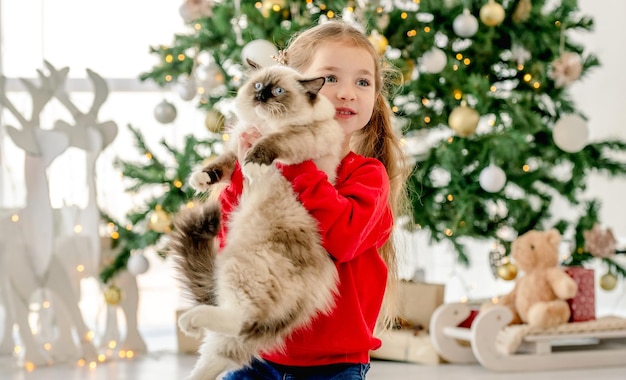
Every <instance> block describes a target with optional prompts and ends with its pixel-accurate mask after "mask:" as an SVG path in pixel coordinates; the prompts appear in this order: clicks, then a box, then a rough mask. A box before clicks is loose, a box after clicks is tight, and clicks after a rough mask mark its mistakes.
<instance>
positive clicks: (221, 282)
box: [170, 65, 344, 380]
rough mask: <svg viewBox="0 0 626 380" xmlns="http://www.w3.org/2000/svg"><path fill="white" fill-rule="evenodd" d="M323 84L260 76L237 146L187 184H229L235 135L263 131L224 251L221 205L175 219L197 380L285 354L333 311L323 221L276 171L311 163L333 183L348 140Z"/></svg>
mask: <svg viewBox="0 0 626 380" xmlns="http://www.w3.org/2000/svg"><path fill="white" fill-rule="evenodd" d="M323 85H324V78H321V77H320V78H304V77H303V76H302V75H301V74H299V73H298V72H296V71H294V70H293V69H291V68H289V67H287V66H282V65H276V66H271V67H268V68H263V69H258V70H257V71H254V72H253V73H252V74H251V76H250V78H249V79H248V80H247V81H246V83H245V84H244V85H243V86H242V87H241V88H240V89H239V91H238V93H237V96H236V98H235V104H236V110H237V116H238V123H237V125H236V126H235V128H234V130H233V133H232V134H233V138H232V139H231V141H232V142H233V144H232V145H233V146H232V147H230V149H229V150H228V151H227V152H226V153H224V154H222V155H220V156H219V157H217V158H215V159H214V160H212V161H211V162H210V163H209V164H208V165H207V166H205V167H204V168H203V169H202V170H201V171H197V172H195V173H194V174H193V175H192V177H191V179H190V184H191V186H192V187H194V188H195V189H197V190H199V191H205V190H208V189H209V188H210V187H211V186H212V185H214V184H216V183H218V182H227V181H229V179H230V176H231V174H232V173H233V170H234V168H235V163H236V160H237V156H236V153H235V152H236V151H237V150H236V149H237V148H236V144H237V141H238V135H239V134H240V133H241V132H242V131H243V130H245V129H247V128H249V127H250V126H255V127H256V128H258V129H259V130H260V131H261V134H262V137H261V138H260V139H259V140H258V141H257V142H256V143H255V144H254V145H253V146H252V147H251V148H250V150H249V151H248V152H247V154H246V156H245V159H244V163H243V166H242V172H243V174H244V188H243V193H242V195H241V198H240V200H239V206H238V207H237V208H236V209H235V210H233V211H232V212H231V214H230V217H229V221H228V223H229V224H228V228H229V234H228V238H227V240H226V242H225V246H224V247H223V249H222V251H221V253H219V254H218V253H217V248H216V244H215V240H216V239H214V237H215V235H216V234H217V233H218V231H219V228H220V223H221V220H220V208H219V205H218V204H217V202H215V201H207V202H205V203H204V204H202V205H200V206H198V207H194V208H192V209H188V210H184V211H181V212H180V213H179V215H177V217H176V218H175V221H174V231H173V233H172V234H171V240H170V249H171V251H172V253H173V254H174V255H175V257H176V268H177V274H178V276H179V278H180V280H181V281H182V283H183V285H184V286H185V288H186V290H187V291H188V293H190V295H191V296H192V298H194V300H195V301H196V302H197V303H199V304H200V305H197V306H195V307H193V308H192V309H190V310H189V311H187V312H186V313H184V314H183V315H181V317H180V319H179V326H180V328H181V330H182V331H184V332H185V333H186V334H189V335H192V336H196V337H199V336H202V335H204V341H203V344H202V345H201V347H200V349H199V352H200V357H199V359H198V362H197V363H196V366H195V368H194V370H193V372H192V373H191V376H190V378H191V379H195V380H198V379H207V380H209V379H210V380H213V379H216V378H217V376H218V375H219V374H220V373H221V372H223V371H224V370H228V369H234V368H239V367H242V366H245V365H246V364H248V363H250V361H251V360H252V358H253V357H258V355H259V353H260V352H262V351H268V350H273V349H280V348H281V346H282V343H283V342H284V339H285V338H286V337H287V336H288V335H289V333H291V332H292V331H293V330H294V329H297V328H299V327H304V326H306V325H307V324H308V323H309V322H310V320H311V319H312V318H314V317H315V316H316V315H317V314H319V313H328V312H330V311H331V309H332V308H333V306H334V298H335V295H336V291H337V278H338V276H337V271H336V268H335V264H334V262H333V260H332V259H331V257H330V256H329V255H328V253H327V252H326V251H325V250H324V248H323V247H322V244H321V238H320V235H319V231H318V227H317V222H316V220H315V219H314V218H313V217H312V216H311V215H310V214H309V213H308V212H307V210H306V209H305V208H304V207H303V205H302V204H301V203H300V202H299V201H298V199H297V196H296V195H295V194H294V192H293V190H292V187H291V184H290V183H289V182H288V181H287V180H286V179H285V178H284V177H283V175H282V174H281V172H280V171H279V169H278V168H277V167H276V166H275V163H276V162H280V163H282V164H295V163H300V162H303V161H305V160H308V159H313V160H314V162H315V163H316V165H317V167H318V168H319V169H320V170H322V171H324V172H325V173H326V175H327V176H328V179H329V180H330V181H332V182H334V180H335V177H336V169H337V166H338V164H339V162H340V152H341V144H342V141H343V139H344V134H343V131H342V129H341V127H340V126H339V124H338V123H337V122H336V121H335V120H334V116H335V108H334V106H333V105H332V103H331V102H330V101H329V100H328V99H327V98H325V97H324V96H322V95H321V94H319V90H320V89H321V88H322V86H323Z"/></svg>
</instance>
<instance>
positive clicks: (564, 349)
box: [430, 303, 626, 372]
mask: <svg viewBox="0 0 626 380" xmlns="http://www.w3.org/2000/svg"><path fill="white" fill-rule="evenodd" d="M470 312H471V309H470V306H469V305H467V304H464V303H450V304H444V305H441V306H440V307H438V308H437V309H436V310H435V312H434V313H433V316H432V318H431V321H430V336H431V340H432V344H433V347H434V349H435V351H436V352H437V353H438V354H439V355H440V356H441V357H442V358H443V359H444V360H445V361H448V362H450V363H456V364H469V363H476V362H478V363H480V364H481V365H483V366H484V367H485V368H488V369H490V370H494V371H502V372H506V371H510V372H524V371H526V372H527V371H544V370H558V369H575V368H591V367H606V366H624V365H626V319H623V318H617V317H607V318H600V319H598V320H596V321H588V322H573V323H567V324H564V325H561V326H558V327H556V328H552V329H546V330H539V329H534V330H533V329H532V328H530V327H528V326H527V325H515V326H509V322H510V321H511V319H512V317H513V316H512V314H511V312H510V310H509V309H507V308H505V307H502V306H494V307H493V308H489V309H487V310H482V311H481V312H480V313H478V315H477V316H476V317H475V319H474V320H473V322H472V325H471V328H464V327H457V326H458V325H459V324H460V323H461V322H463V321H464V320H465V319H466V318H468V317H469V315H470ZM516 329H517V330H516ZM520 329H521V330H520ZM511 332H514V333H515V334H511ZM512 335H515V338H516V339H517V340H519V343H520V344H519V345H517V344H515V343H517V342H515V343H514V344H513V345H511V344H509V345H508V347H509V348H511V346H513V348H512V349H510V351H511V352H510V353H508V352H507V351H506V350H503V349H502V347H507V345H506V344H503V343H507V339H509V338H511V336H512Z"/></svg>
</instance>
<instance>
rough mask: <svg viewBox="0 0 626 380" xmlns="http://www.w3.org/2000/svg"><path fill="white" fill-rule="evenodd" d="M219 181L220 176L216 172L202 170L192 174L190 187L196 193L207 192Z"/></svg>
mask: <svg viewBox="0 0 626 380" xmlns="http://www.w3.org/2000/svg"><path fill="white" fill-rule="evenodd" d="M218 181H219V176H218V173H216V172H215V171H204V170H200V171H197V172H194V173H193V174H191V177H190V178H189V186H191V188H192V189H194V190H196V191H207V190H209V187H211V185H213V184H214V183H216V182H218Z"/></svg>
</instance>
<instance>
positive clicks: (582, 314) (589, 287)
mask: <svg viewBox="0 0 626 380" xmlns="http://www.w3.org/2000/svg"><path fill="white" fill-rule="evenodd" d="M564 270H565V272H566V273H567V274H569V275H570V277H572V278H573V279H574V281H576V285H578V292H576V296H574V298H571V299H569V300H567V303H568V304H569V307H570V310H571V312H572V315H571V317H570V322H584V321H590V320H594V319H596V297H595V288H596V287H595V276H594V272H593V269H587V268H583V267H565V268H564Z"/></svg>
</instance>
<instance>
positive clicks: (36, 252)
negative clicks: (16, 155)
mask: <svg viewBox="0 0 626 380" xmlns="http://www.w3.org/2000/svg"><path fill="white" fill-rule="evenodd" d="M38 74H39V78H40V82H41V86H40V87H37V86H35V85H34V84H33V83H31V82H29V81H27V80H24V79H22V80H21V81H22V83H23V84H24V86H25V87H26V89H27V91H28V93H29V94H30V96H31V98H32V113H31V118H30V119H26V118H25V117H24V116H23V115H22V114H21V113H20V112H19V111H18V109H17V108H16V107H15V106H14V105H13V104H12V103H11V101H10V100H9V99H8V97H7V96H6V90H5V82H6V78H4V77H0V104H2V105H3V106H4V107H5V108H6V109H7V110H8V111H9V112H11V113H12V114H13V115H14V116H15V118H16V119H17V121H18V122H19V123H20V124H21V127H22V128H21V129H17V128H14V127H11V126H8V128H7V133H8V135H9V137H10V138H11V139H12V140H13V142H14V143H15V144H16V145H17V146H18V147H19V148H21V149H23V150H24V152H25V157H24V175H25V182H26V191H27V194H26V205H25V207H24V208H23V209H21V210H19V211H18V212H17V218H18V220H17V221H16V222H12V221H9V220H2V221H0V224H1V225H0V228H1V229H2V232H3V234H2V235H0V247H2V248H3V251H2V252H0V259H1V260H2V264H3V265H2V266H1V267H0V272H1V273H0V278H2V279H3V283H1V284H0V286H2V287H3V295H4V297H3V298H5V307H6V309H7V310H8V312H7V313H6V314H7V318H6V321H5V323H6V325H5V328H4V330H5V331H7V330H11V328H10V327H11V326H13V324H14V323H15V324H17V325H18V329H19V336H20V338H21V342H22V345H23V350H24V352H23V358H24V362H25V365H26V366H28V367H30V366H40V365H44V364H51V363H53V362H55V361H58V360H59V358H58V357H56V355H55V353H56V352H57V350H56V346H55V344H56V342H43V343H44V344H43V346H42V345H41V344H42V342H38V341H37V339H36V336H35V335H33V333H32V332H31V328H30V326H29V323H28V316H29V312H30V310H29V307H30V299H31V297H32V295H33V294H35V293H36V292H37V291H40V290H44V289H45V294H52V297H51V300H50V301H52V302H53V304H54V305H55V306H56V307H55V310H62V311H61V313H65V315H66V316H68V317H69V320H71V324H72V327H73V328H74V329H75V331H76V334H77V336H78V338H79V341H80V342H79V344H80V349H81V350H80V351H81V352H80V356H81V357H82V358H83V359H84V360H86V361H87V362H94V363H95V362H96V361H97V351H96V349H95V347H94V346H93V344H92V343H91V337H92V336H93V334H92V333H91V332H90V331H89V330H88V328H87V326H86V325H85V322H84V320H83V317H82V314H81V311H80V309H79V307H78V302H79V296H78V294H76V292H75V290H74V286H73V285H72V282H71V280H70V278H69V274H68V271H67V269H66V268H65V267H64V265H63V264H62V263H61V261H60V260H59V259H58V257H56V255H54V254H53V250H54V246H55V238H56V237H55V231H54V214H53V209H52V205H51V203H50V195H49V185H48V177H47V173H46V170H47V168H48V166H49V165H50V163H51V162H52V161H53V160H54V159H55V158H56V157H58V156H59V155H60V154H61V153H63V152H64V151H65V150H66V149H67V148H68V146H69V145H70V139H69V137H68V136H67V134H66V133H64V132H62V131H59V130H44V129H41V127H40V120H39V115H40V113H41V111H42V110H43V108H44V107H45V105H46V104H47V103H48V102H49V101H50V100H51V98H52V96H53V94H54V85H53V84H52V83H51V80H50V78H49V77H47V76H45V75H44V74H43V73H42V72H41V71H39V70H38ZM56 85H58V83H57V84H56ZM58 319H65V318H60V317H59V318H58ZM7 325H8V326H9V327H7ZM3 339H5V340H7V339H8V340H10V341H11V342H12V339H13V336H12V333H11V334H5V335H4V336H3ZM0 346H1V347H6V346H8V344H5V343H3V344H2V345H0ZM59 348H60V349H61V350H62V349H63V347H59Z"/></svg>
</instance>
